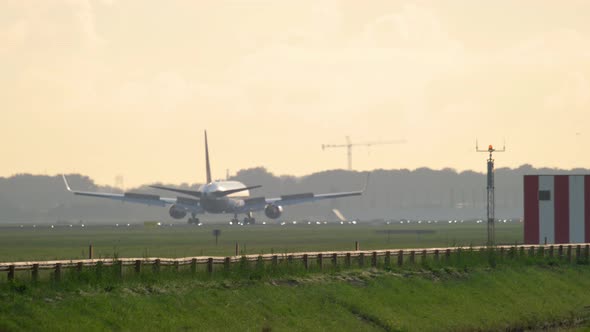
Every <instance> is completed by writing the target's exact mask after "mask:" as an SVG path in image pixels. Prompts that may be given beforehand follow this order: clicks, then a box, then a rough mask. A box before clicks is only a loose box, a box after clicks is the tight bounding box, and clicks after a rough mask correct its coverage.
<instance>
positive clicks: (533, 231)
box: [524, 175, 590, 244]
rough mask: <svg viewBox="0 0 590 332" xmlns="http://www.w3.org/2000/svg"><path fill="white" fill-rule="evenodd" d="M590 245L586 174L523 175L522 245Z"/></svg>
mask: <svg viewBox="0 0 590 332" xmlns="http://www.w3.org/2000/svg"><path fill="white" fill-rule="evenodd" d="M587 242H590V175H525V176H524V243H525V244H544V243H547V244H554V243H587Z"/></svg>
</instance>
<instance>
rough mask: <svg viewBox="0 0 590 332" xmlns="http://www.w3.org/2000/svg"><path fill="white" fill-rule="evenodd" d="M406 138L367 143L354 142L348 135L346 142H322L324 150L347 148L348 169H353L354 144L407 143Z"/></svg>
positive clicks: (369, 145)
mask: <svg viewBox="0 0 590 332" xmlns="http://www.w3.org/2000/svg"><path fill="white" fill-rule="evenodd" d="M405 142H406V141H405V140H394V141H375V142H365V143H352V142H351V141H350V137H349V136H346V144H322V150H325V149H329V148H346V149H347V153H348V170H349V171H352V147H354V146H366V147H371V146H373V145H384V144H400V143H405Z"/></svg>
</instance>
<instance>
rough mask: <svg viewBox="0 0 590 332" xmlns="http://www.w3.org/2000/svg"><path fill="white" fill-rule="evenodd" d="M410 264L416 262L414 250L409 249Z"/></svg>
mask: <svg viewBox="0 0 590 332" xmlns="http://www.w3.org/2000/svg"><path fill="white" fill-rule="evenodd" d="M410 264H412V265H414V264H416V252H415V251H414V250H412V251H410Z"/></svg>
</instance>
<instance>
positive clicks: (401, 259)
mask: <svg viewBox="0 0 590 332" xmlns="http://www.w3.org/2000/svg"><path fill="white" fill-rule="evenodd" d="M355 247H356V248H359V245H358V242H357V243H356V244H355ZM466 251H471V252H473V251H490V252H493V253H495V254H497V255H498V257H500V258H502V257H504V256H508V255H511V256H520V257H525V256H530V257H533V256H535V257H553V258H560V259H564V260H568V261H570V262H571V261H572V260H573V259H577V260H578V261H579V260H583V261H585V262H588V259H589V255H590V243H580V244H568V245H512V246H496V247H491V248H488V247H453V248H450V247H449V248H423V249H387V250H354V251H328V252H301V253H286V254H265V255H243V256H228V257H203V256H198V257H184V258H158V257H152V258H116V259H112V258H105V259H79V260H55V261H40V262H8V263H0V272H8V280H14V278H15V272H16V271H31V277H32V279H33V280H37V279H38V278H39V271H41V270H53V275H54V278H55V280H60V278H61V276H62V273H63V271H64V269H77V270H78V271H82V270H83V269H84V268H85V267H98V266H112V267H114V268H116V270H117V271H118V272H119V274H120V275H122V272H123V267H124V266H127V267H133V270H134V271H135V272H136V273H140V272H141V271H142V269H143V268H145V267H146V266H151V267H152V269H153V271H158V270H159V269H160V267H161V266H174V267H176V268H177V269H178V268H179V267H180V266H187V265H188V266H190V269H191V271H193V272H195V271H196V270H197V266H206V271H207V272H208V273H210V274H211V273H213V272H214V271H215V268H214V267H215V266H219V265H222V266H223V267H224V269H225V270H229V269H230V268H231V266H232V265H234V264H236V263H241V262H258V263H264V262H268V263H270V264H272V265H278V264H279V262H282V261H286V262H288V263H293V262H296V261H299V262H301V263H302V265H303V267H304V268H305V269H306V270H307V269H310V264H312V263H313V261H315V262H316V265H317V267H318V268H319V270H322V269H323V268H324V267H325V266H326V265H327V264H331V265H332V266H338V264H342V259H344V266H345V267H350V266H352V264H353V260H355V261H356V262H357V263H358V266H359V267H364V266H366V263H367V261H369V260H370V266H372V267H377V265H378V262H379V261H380V259H382V261H383V264H384V265H386V266H390V265H391V264H392V262H394V263H395V264H396V265H397V266H400V267H401V266H403V265H404V264H416V263H417V260H418V259H419V260H420V261H421V262H425V261H426V259H427V257H430V258H432V259H433V260H434V261H435V262H444V261H449V260H450V259H451V254H461V253H462V252H466Z"/></svg>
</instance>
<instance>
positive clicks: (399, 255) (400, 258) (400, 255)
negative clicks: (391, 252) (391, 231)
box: [397, 250, 404, 266]
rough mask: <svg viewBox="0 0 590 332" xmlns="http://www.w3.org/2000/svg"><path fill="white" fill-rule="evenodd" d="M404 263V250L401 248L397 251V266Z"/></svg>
mask: <svg viewBox="0 0 590 332" xmlns="http://www.w3.org/2000/svg"><path fill="white" fill-rule="evenodd" d="M402 265H404V251H403V250H400V251H398V252H397V266H402Z"/></svg>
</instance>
